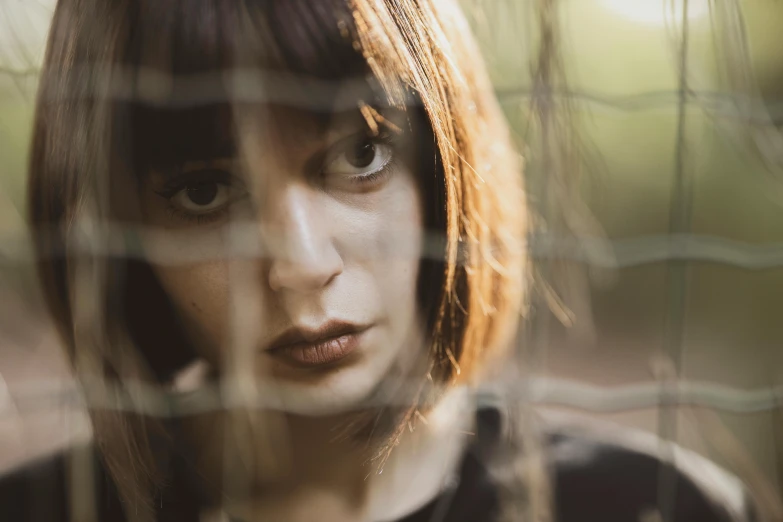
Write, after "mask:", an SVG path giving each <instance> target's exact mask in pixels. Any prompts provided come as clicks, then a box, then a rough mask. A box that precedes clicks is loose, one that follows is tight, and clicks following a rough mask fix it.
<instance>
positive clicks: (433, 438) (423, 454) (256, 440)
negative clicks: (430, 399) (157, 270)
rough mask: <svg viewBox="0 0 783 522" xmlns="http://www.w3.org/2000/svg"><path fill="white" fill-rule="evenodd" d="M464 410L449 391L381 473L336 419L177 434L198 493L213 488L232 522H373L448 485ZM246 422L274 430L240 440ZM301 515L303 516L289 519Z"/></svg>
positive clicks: (468, 422)
mask: <svg viewBox="0 0 783 522" xmlns="http://www.w3.org/2000/svg"><path fill="white" fill-rule="evenodd" d="M466 406H467V393H466V392H465V390H453V391H451V392H449V394H447V396H446V397H445V398H444V399H443V400H442V401H441V402H440V403H439V404H438V406H437V407H436V408H435V409H434V410H433V411H431V412H429V414H427V416H426V419H425V420H424V421H420V422H418V423H417V425H416V428H415V429H414V430H413V432H408V430H406V431H405V433H404V434H403V436H402V437H401V439H400V443H399V444H398V445H397V446H396V447H395V448H394V451H393V452H392V453H391V454H390V456H389V458H388V460H387V461H386V462H385V463H384V465H383V467H382V469H378V467H377V466H376V465H375V463H374V462H373V461H372V456H373V448H372V447H370V446H369V445H366V444H360V443H357V441H356V439H353V438H351V437H346V436H341V429H342V428H343V427H344V426H345V424H346V421H347V418H346V417H345V416H341V417H302V416H290V415H282V414H267V415H265V418H264V419H255V420H253V419H249V418H246V419H244V420H243V419H229V418H228V417H226V416H225V415H223V416H222V418H220V419H218V418H215V417H214V416H212V417H211V418H209V419H206V418H204V419H196V420H193V421H192V423H191V424H190V425H189V426H188V427H186V434H185V435H186V437H187V438H189V439H190V441H191V443H192V445H193V446H194V448H196V455H197V457H196V462H195V464H196V468H197V471H198V472H199V474H200V475H201V476H202V477H204V478H205V481H206V483H207V484H208V489H210V490H212V491H213V492H214V491H220V492H221V495H220V497H222V498H223V499H224V506H225V509H226V512H227V513H229V514H230V515H231V516H232V517H234V518H235V519H237V520H242V519H246V520H267V519H270V520H271V519H286V520H296V519H298V518H301V519H303V520H307V519H319V518H320V519H321V520H325V518H324V517H323V516H320V517H319V516H314V515H315V514H318V513H319V512H320V513H321V514H323V513H326V512H330V513H333V514H334V515H333V516H332V517H329V518H333V519H334V520H351V519H354V520H369V521H374V522H383V521H387V520H395V519H398V518H401V517H403V516H405V515H406V514H409V513H412V512H414V511H415V510H417V509H418V508H420V507H422V506H423V505H425V504H426V503H427V502H429V501H430V500H432V499H433V498H434V497H435V496H437V495H438V494H439V493H440V492H441V491H442V490H443V488H444V487H445V485H446V484H447V483H448V482H449V480H450V478H451V476H452V474H453V473H454V472H455V471H456V469H457V466H458V464H459V461H460V459H461V456H462V453H463V449H464V445H465V443H466V440H467V435H466V434H467V433H468V432H469V431H471V429H472V415H466V412H468V411H469V408H467V407H466ZM254 424H255V425H256V426H264V427H267V428H268V427H270V426H271V427H274V426H276V425H277V426H279V427H280V428H281V429H280V430H279V431H278V430H271V431H273V432H274V431H277V433H269V430H264V433H263V434H262V433H259V432H258V431H257V430H256V432H255V434H254V435H253V436H252V437H253V438H252V439H249V438H248V437H250V435H248V434H250V433H253V431H254V430H253V429H252V426H253V425H254ZM243 433H245V435H244V437H243V435H242V434H243ZM243 438H245V439H246V441H245V443H243V441H242V439H243ZM250 440H252V442H249V441H250ZM264 447H268V448H270V451H268V452H264V451H263V448H264ZM243 448H245V451H243ZM248 449H250V451H248ZM248 463H252V464H248ZM302 509H307V513H300V516H297V515H296V513H299V511H301V510H302ZM260 515H263V518H259V516H260Z"/></svg>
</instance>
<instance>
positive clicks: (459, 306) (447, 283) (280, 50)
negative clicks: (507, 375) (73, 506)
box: [29, 0, 527, 508]
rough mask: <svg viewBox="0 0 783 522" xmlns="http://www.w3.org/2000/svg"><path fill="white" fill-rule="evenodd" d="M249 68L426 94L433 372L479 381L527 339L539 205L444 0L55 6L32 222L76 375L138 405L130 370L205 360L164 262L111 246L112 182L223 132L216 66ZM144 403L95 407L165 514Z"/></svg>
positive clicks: (147, 499) (140, 374)
mask: <svg viewBox="0 0 783 522" xmlns="http://www.w3.org/2000/svg"><path fill="white" fill-rule="evenodd" d="M254 69H255V70H260V71H261V72H262V83H263V82H264V81H266V80H265V78H267V75H268V77H272V75H274V74H283V75H289V76H291V75H293V76H295V77H298V78H304V79H305V80H303V81H302V83H301V85H302V87H301V88H303V89H306V88H307V87H306V85H307V83H306V82H307V81H308V80H318V81H321V80H325V81H327V82H328V81H334V80H343V79H350V78H353V77H363V76H362V75H365V74H368V73H369V74H370V75H371V76H372V78H374V81H376V82H377V83H378V84H379V85H380V89H381V91H382V92H383V95H384V96H385V97H386V99H387V101H388V102H390V103H392V104H394V105H397V106H401V107H402V106H404V105H405V104H406V99H408V98H409V97H410V96H411V95H412V96H414V97H415V99H416V100H417V102H418V103H419V104H420V107H419V108H418V109H416V110H420V111H421V112H422V114H423V115H424V116H425V118H424V119H425V120H426V122H427V123H428V125H427V129H426V131H427V134H428V135H430V136H431V138H432V139H431V140H430V141H431V142H432V144H433V146H432V148H431V149H430V151H429V152H430V157H429V158H427V157H424V158H422V165H423V166H422V168H421V169H419V171H420V172H421V173H422V176H423V179H422V181H421V183H422V186H423V191H424V201H425V209H424V211H425V226H426V228H427V229H428V231H429V232H430V233H432V234H435V235H436V236H438V237H442V238H443V247H444V248H443V259H442V261H438V262H427V261H423V262H422V270H421V274H420V285H419V292H420V294H419V299H420V302H421V304H422V309H423V310H426V311H427V313H428V328H429V329H430V338H431V340H432V347H431V361H432V362H431V371H430V376H431V377H432V380H433V382H434V383H436V384H437V385H439V386H441V385H442V387H447V386H449V385H453V384H455V383H471V382H473V381H474V380H475V379H477V378H478V377H479V376H480V375H481V369H482V368H486V366H487V363H488V361H489V360H490V359H491V358H492V357H494V356H498V355H500V354H501V353H502V352H503V351H504V350H505V349H506V348H507V347H508V346H509V345H510V342H511V340H512V338H513V336H514V334H515V332H516V327H517V318H518V315H519V312H520V309H521V305H522V300H523V297H524V294H525V288H526V284H527V276H526V274H527V263H526V258H525V256H524V238H525V236H526V231H527V230H526V229H527V211H526V205H525V198H524V193H523V189H522V172H521V162H520V159H519V157H518V156H517V154H516V153H515V152H514V150H513V147H512V145H511V139H510V136H509V132H508V130H507V127H506V123H505V121H504V119H503V116H502V114H501V111H500V109H499V107H498V104H497V101H496V99H495V98H494V94H493V90H492V87H491V84H490V82H489V79H488V76H487V74H486V71H485V69H484V64H483V60H482V58H481V56H480V54H479V52H478V49H477V48H476V46H475V43H474V42H473V40H472V38H471V37H470V29H469V27H468V25H467V23H466V21H465V20H464V18H463V16H462V13H461V11H460V9H459V7H458V5H457V2H456V1H444V0H437V1H435V0H329V1H319V2H312V1H310V0H288V1H283V0H266V1H262V0H257V1H253V0H244V1H237V2H224V1H220V0H187V1H185V0H117V1H114V2H103V1H99V0H60V1H59V2H58V5H57V8H56V10H55V13H54V19H53V23H52V27H51V32H50V36H49V41H48V46H47V50H46V56H45V61H44V66H43V70H42V73H41V78H40V87H39V95H38V100H37V109H36V116H35V122H34V131H33V132H34V135H33V144H32V151H31V161H30V174H29V213H30V215H29V217H30V221H31V225H32V232H33V237H34V245H35V248H36V252H37V255H38V268H39V275H40V280H41V283H42V286H43V291H44V295H45V298H46V301H47V303H48V307H49V309H50V312H51V314H52V315H53V316H54V318H55V321H56V323H57V325H58V327H59V329H60V332H61V336H62V338H63V341H64V345H65V347H66V349H67V351H68V355H69V357H70V359H71V361H72V363H73V366H74V369H75V372H76V374H77V376H79V377H80V378H82V380H83V382H84V383H90V382H92V381H91V379H95V378H99V379H100V381H101V382H104V383H110V384H111V385H112V386H114V388H101V390H102V391H103V392H104V393H107V392H108V391H110V390H116V393H117V394H118V396H119V397H120V398H122V399H123V400H125V401H129V402H130V404H135V403H137V402H139V401H140V399H139V398H138V396H137V395H136V394H135V392H134V388H133V387H132V386H131V385H129V383H131V382H146V383H148V384H152V385H161V384H165V383H166V381H167V380H168V379H170V378H171V376H172V375H173V373H174V372H176V371H177V370H178V369H180V368H182V367H184V366H185V365H186V364H187V363H188V362H189V361H190V358H191V357H192V353H191V351H190V349H189V347H188V345H187V343H186V342H185V341H184V338H183V336H182V334H181V332H179V331H177V328H175V327H172V326H171V325H172V324H176V321H173V320H172V318H173V311H172V309H171V306H170V304H169V303H168V300H167V298H166V295H165V293H164V292H163V290H162V289H161V288H160V286H159V285H158V284H157V283H156V281H155V279H154V277H153V276H152V272H151V270H150V268H149V266H148V265H147V264H146V263H145V262H143V261H141V260H133V259H129V258H127V257H125V256H123V255H108V254H107V253H106V248H108V247H107V245H109V239H110V238H109V234H108V232H107V229H106V228H104V225H107V224H112V223H114V224H117V223H121V222H123V220H124V219H126V218H127V214H126V211H127V209H126V208H125V206H126V203H125V202H124V201H122V200H120V199H118V198H117V197H116V196H115V195H116V194H117V192H122V190H123V189H124V188H125V185H124V184H125V183H127V180H133V175H132V173H133V172H137V171H138V170H140V169H143V168H144V167H145V165H148V164H150V163H154V162H156V161H162V160H163V159H164V157H165V158H168V159H170V158H169V156H170V155H171V154H174V155H176V154H178V153H191V152H192V151H193V150H199V149H200V146H201V145H207V146H209V145H211V144H214V145H218V144H217V142H216V140H217V139H218V138H219V137H220V136H218V133H217V130H218V129H220V128H221V127H220V125H215V122H219V121H221V120H220V118H222V117H223V116H225V115H227V114H228V115H230V114H231V110H230V109H231V101H230V100H231V98H232V96H235V95H236V91H235V90H233V91H232V88H233V87H236V85H233V84H231V82H227V81H223V80H219V81H217V82H215V81H211V82H210V81H209V79H212V80H214V79H215V78H219V79H220V78H224V77H225V76H221V74H222V73H226V72H230V71H248V70H254ZM194 75H200V76H199V78H202V79H206V80H205V81H204V82H202V83H199V84H198V86H199V87H200V89H199V90H198V91H197V93H198V94H199V96H200V97H196V99H195V100H193V99H192V98H189V97H188V92H187V91H185V90H183V89H185V88H188V87H192V85H195V84H193V83H192V82H190V83H189V79H192V78H193V77H194ZM243 78H244V77H243ZM156 82H157V83H156ZM160 85H163V86H164V87H168V90H165V89H164V90H162V91H161V90H159V88H160ZM297 85H299V84H297ZM319 85H320V84H319ZM183 99H186V100H188V103H187V104H182V100H183ZM178 103H179V105H178ZM224 123H225V122H224ZM222 128H224V127H222ZM173 129H177V130H178V131H184V132H177V133H173V132H171V131H172V130H173ZM174 136H176V137H174ZM194 144H199V145H194ZM433 171H434V172H435V176H431V173H432V172H433ZM109 172H110V173H112V175H111V176H107V175H106V173H109ZM123 173H126V174H128V175H127V176H123V175H122V174H123ZM123 180H125V181H123ZM112 230H114V229H112ZM85 238H86V239H88V240H89V241H88V243H89V244H88V243H85ZM123 238H124V239H125V240H130V239H129V238H132V236H124V237H123ZM115 239H116V238H115ZM90 245H93V246H94V245H98V246H102V247H104V249H103V250H100V249H89V248H85V247H86V246H90ZM125 246H126V247H127V246H128V245H127V244H126V245H125ZM77 247H78V248H80V250H75V249H76V248H77ZM123 252H124V251H123ZM89 391H90V390H88V392H89ZM414 406H415V405H414ZM130 410H131V412H130V413H129V412H127V411H115V410H111V409H100V408H96V407H91V408H90V415H91V419H92V422H93V427H94V433H95V438H96V441H97V442H98V445H99V447H100V449H101V454H102V456H103V458H104V459H105V461H106V463H107V467H108V469H109V472H110V474H111V475H112V478H113V479H114V481H115V483H116V484H117V487H118V489H119V493H120V495H121V496H122V498H123V499H125V500H126V501H133V503H134V505H138V506H146V507H147V508H151V506H152V505H153V502H154V501H155V499H156V498H157V497H158V495H159V493H160V488H161V487H162V484H163V482H164V480H165V479H164V477H162V471H161V470H160V469H159V466H158V465H157V462H156V458H155V456H154V452H153V448H152V446H151V439H153V438H154V437H155V436H156V434H164V435H165V428H164V427H163V424H162V423H159V422H156V421H155V419H153V418H150V417H148V416H146V415H144V414H142V413H138V412H137V413H133V412H132V410H133V408H130ZM413 411H414V409H411V410H410V411H409V412H408V413H407V414H406V415H405V416H404V418H403V419H402V420H401V421H400V422H399V423H398V428H397V429H395V430H393V432H392V433H390V434H389V439H388V440H392V441H393V440H394V439H395V437H399V436H400V434H401V427H402V426H403V425H404V424H405V423H406V422H407V421H410V420H411V418H412V413H413ZM391 446H393V443H392V444H390V445H389V447H391Z"/></svg>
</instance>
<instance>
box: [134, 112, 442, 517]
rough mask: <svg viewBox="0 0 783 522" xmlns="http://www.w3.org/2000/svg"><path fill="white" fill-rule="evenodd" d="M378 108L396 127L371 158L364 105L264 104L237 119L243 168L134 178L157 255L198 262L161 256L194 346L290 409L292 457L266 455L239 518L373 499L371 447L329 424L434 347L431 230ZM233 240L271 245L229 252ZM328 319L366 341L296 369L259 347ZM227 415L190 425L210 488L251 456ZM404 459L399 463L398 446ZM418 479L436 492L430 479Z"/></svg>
mask: <svg viewBox="0 0 783 522" xmlns="http://www.w3.org/2000/svg"><path fill="white" fill-rule="evenodd" d="M385 116H386V118H387V119H386V120H385V122H386V123H382V124H381V126H380V130H381V135H382V136H385V135H388V136H386V137H385V138H384V139H382V140H376V141H375V142H374V145H373V146H372V148H371V150H370V151H369V152H368V151H367V148H366V146H365V147H364V148H363V149H362V148H361V147H360V149H361V150H364V152H365V153H366V154H367V155H365V156H362V158H363V161H359V162H357V161H354V160H355V159H356V158H357V155H356V153H355V152H351V151H355V150H357V149H356V146H355V141H356V140H353V141H351V137H352V136H357V135H362V136H366V135H367V133H368V124H367V121H366V120H365V118H364V117H363V116H362V115H361V113H360V112H359V111H350V112H347V113H341V114H334V115H331V117H329V118H324V117H323V116H319V115H316V114H312V113H308V112H305V111H301V110H294V109H290V108H280V107H267V108H266V110H264V111H262V112H260V113H257V114H256V113H252V114H250V116H244V115H241V114H238V118H237V119H238V124H239V129H240V132H239V135H240V136H241V141H240V144H239V150H240V154H239V156H240V157H242V161H241V162H240V161H236V160H231V159H227V158H217V159H214V160H209V161H198V162H187V163H185V164H184V165H182V166H181V168H180V169H179V170H178V171H173V172H170V171H165V170H158V171H153V172H150V173H149V175H148V176H147V177H146V179H145V180H144V182H143V183H142V186H141V187H140V189H141V190H140V194H141V197H140V208H141V210H142V213H141V215H142V223H143V225H145V227H146V229H147V230H150V231H151V232H150V233H147V234H145V235H144V236H143V238H142V241H143V243H144V247H145V249H146V251H147V252H148V253H150V255H151V256H150V257H151V258H152V259H160V256H161V255H162V253H173V254H175V255H176V254H180V255H183V254H184V255H193V254H195V255H197V256H202V259H201V260H197V261H194V262H189V263H186V264H181V263H180V264H173V263H165V262H162V261H159V262H154V263H153V270H154V272H155V274H156V276H157V278H158V280H159V281H160V284H161V285H162V287H163V288H164V290H165V291H166V292H167V293H168V295H169V296H170V298H171V300H172V302H173V304H174V306H175V309H176V310H177V312H178V315H179V317H180V320H181V322H182V325H183V327H184V329H185V331H186V332H187V334H188V336H189V338H190V340H191V342H192V343H193V346H194V347H195V348H196V349H197V351H198V352H199V354H200V355H201V356H202V357H203V359H204V360H205V361H206V362H207V364H208V365H209V367H211V368H212V369H213V370H214V372H216V373H218V374H221V375H222V376H224V377H228V378H227V379H226V380H227V382H253V383H254V384H253V385H254V386H257V390H256V391H257V392H258V396H261V397H263V398H264V400H266V401H267V402H268V403H269V404H270V405H271V406H272V407H273V408H275V409H279V410H283V411H285V412H286V413H285V414H284V416H285V420H286V422H285V423H284V426H285V428H284V430H283V431H285V433H284V434H283V435H281V436H283V437H285V441H286V443H287V444H286V446H287V449H288V450H289V451H288V452H285V454H286V456H285V458H284V459H283V460H285V465H284V466H282V467H279V466H278V467H277V468H276V467H275V466H274V465H271V466H270V465H267V464H268V462H267V463H260V466H259V468H263V469H264V470H265V473H264V476H263V477H262V478H259V477H253V478H252V479H251V482H253V483H254V484H256V485H257V488H256V489H257V490H258V491H263V492H265V493H264V494H254V500H253V502H252V505H249V504H247V503H244V502H238V503H235V504H233V505H231V506H228V507H227V510H228V511H229V512H230V513H232V514H233V515H234V516H236V517H239V518H253V517H264V518H263V519H267V518H268V517H273V518H280V517H283V518H284V519H286V520H297V519H302V520H312V519H315V518H318V519H321V520H326V519H334V520H350V519H352V518H356V519H361V518H362V517H363V516H364V515H363V514H365V513H366V512H367V510H368V509H373V508H372V507H371V506H368V502H367V498H368V497H370V496H372V495H371V494H370V493H369V492H368V491H369V490H368V487H369V485H370V484H369V482H368V481H367V480H366V477H367V475H368V473H370V472H371V470H370V469H368V456H369V454H368V453H367V451H366V449H357V447H356V445H355V444H354V443H351V442H350V441H346V440H342V441H341V440H337V441H335V436H334V428H335V425H336V424H337V423H338V422H339V421H340V420H344V419H345V417H344V415H345V414H346V413H347V412H351V411H355V410H357V409H361V408H362V401H363V400H365V399H367V398H368V397H376V398H377V395H373V392H377V390H378V389H379V386H380V385H382V384H383V385H384V386H387V385H389V386H392V387H394V386H399V385H400V384H399V382H398V381H399V380H401V379H402V378H405V377H406V376H407V375H409V374H410V371H411V369H412V367H413V365H414V364H415V362H416V361H417V360H421V358H422V357H423V356H424V355H426V350H425V349H424V346H426V344H425V342H424V341H425V337H424V335H423V332H422V325H421V316H422V314H421V313H420V310H419V306H418V304H417V295H416V294H417V292H416V290H417V277H418V271H419V262H420V257H421V251H422V246H421V245H422V239H423V233H424V226H423V217H422V208H421V205H422V197H421V194H420V189H419V185H418V182H417V177H418V176H420V175H421V173H419V172H416V168H415V166H414V164H415V162H414V161H413V159H412V158H414V157H415V156H416V154H415V152H416V151H415V143H416V139H415V136H414V135H413V134H412V131H411V130H410V129H411V128H413V127H414V126H412V125H409V124H408V122H407V120H406V117H405V116H404V115H402V114H386V115H385ZM346 140H348V142H346ZM365 141H366V140H365ZM346 143H348V146H346ZM351 144H353V145H351ZM367 163H369V165H367V166H364V167H361V168H358V167H356V164H359V165H365V164H367ZM381 167H382V168H381ZM210 170H212V171H215V170H219V171H220V172H222V173H223V174H220V176H222V178H220V179H221V180H222V182H225V181H226V179H227V178H230V181H229V182H228V183H226V184H225V185H223V186H222V187H219V188H217V189H216V188H215V183H213V182H212V181H211V180H212V178H211V177H206V178H205V175H204V173H205V172H207V171H210ZM225 173H230V175H227V174H225ZM370 174H372V176H371V177H365V178H362V179H363V180H362V181H359V176H370ZM209 176H213V174H210V175H209ZM182 179H191V180H199V181H198V183H200V184H201V185H198V183H196V186H197V187H196V188H198V187H199V186H200V188H198V190H200V191H201V192H200V193H199V192H198V190H196V188H194V187H193V186H191V187H190V188H187V187H186V188H184V189H179V190H176V187H177V185H176V184H174V187H175V189H172V184H173V181H172V180H178V181H177V183H179V182H180V181H181V180H182ZM189 183H191V185H193V183H192V182H189ZM210 184H211V185H210ZM193 190H196V193H194V192H193ZM212 192H215V197H214V198H213V201H212V202H209V200H210V196H211V194H212ZM194 199H195V200H196V201H195V202H194V201H193V200H194ZM203 202H207V204H206V205H204V204H196V203H203ZM215 209H217V210H215ZM237 225H238V226H239V230H240V231H241V232H242V231H243V232H244V233H245V235H243V236H242V239H241V240H240V241H239V242H238V243H237V242H232V238H236V235H232V234H234V233H235V231H236V230H237V229H238V227H237ZM248 231H249V234H248ZM237 244H239V245H241V246H242V248H243V249H248V248H252V249H257V251H260V252H263V255H262V256H261V257H260V258H252V259H249V258H248V256H244V257H243V256H232V255H230V252H231V247H232V245H237ZM330 320H340V321H346V322H349V323H353V324H356V325H360V326H362V327H366V328H367V330H366V331H365V332H364V333H363V334H362V337H361V341H360V345H359V347H358V349H357V350H356V351H355V352H354V353H353V354H351V355H350V356H348V357H346V358H345V359H343V360H340V361H338V362H337V363H336V364H332V365H329V366H328V367H326V368H318V369H312V368H305V369H303V368H297V367H294V366H291V365H289V364H287V363H285V362H281V361H280V360H278V359H275V358H274V357H272V356H271V355H270V354H269V353H267V352H266V351H265V348H266V347H268V346H269V344H270V342H271V341H272V340H273V339H274V338H276V337H277V336H279V335H280V334H281V333H283V332H285V331H286V330H288V329H290V328H292V327H294V328H305V329H314V328H318V327H319V326H321V325H323V324H325V323H326V322H328V321H330ZM236 332H240V333H241V335H232V333H236ZM248 376H252V379H249V380H248V379H245V380H244V381H243V380H242V378H243V377H248ZM227 420H228V419H227V416H225V415H221V416H210V417H202V418H197V419H193V420H192V422H191V424H190V425H189V426H188V428H187V429H186V431H188V433H187V434H186V436H188V437H189V438H190V443H191V445H192V446H194V447H196V448H198V453H199V454H200V458H199V462H198V463H197V466H198V467H199V468H200V471H201V473H202V475H203V476H205V477H207V478H208V480H210V481H213V482H215V483H217V482H219V481H220V480H221V478H222V477H223V476H224V475H223V472H224V470H225V469H226V466H229V469H230V468H231V466H234V465H236V466H244V467H246V462H247V460H246V459H245V458H243V456H242V455H241V454H240V453H239V450H235V451H234V450H229V452H228V453H226V452H225V449H226V447H227V445H226V439H225V437H226V433H227V432H226V431H225V429H223V428H221V427H225V426H228V425H229V424H228V423H227ZM234 421H236V419H234ZM247 425H249V424H246V425H245V426H247ZM269 425H271V423H270V422H267V421H266V420H265V424H264V426H269ZM232 426H235V427H236V424H234V425H232ZM268 435H269V434H267V436H268ZM411 440H412V441H413V438H411ZM259 445H260V443H259V441H258V440H254V441H253V442H252V443H251V447H258V446H259ZM234 446H236V444H228V447H230V448H233V447H234ZM397 455H398V456H396V457H395V458H401V459H403V460H404V458H405V452H404V451H398V452H397ZM418 458H420V457H417V459H418ZM232 462H233V464H232ZM419 463H420V462H417V463H416V464H417V466H418V464H419ZM257 464H259V463H257ZM265 466H266V467H265ZM398 467H400V466H398ZM237 469H238V468H237ZM400 469H404V466H403V467H401V468H400ZM382 480H386V479H385V478H384V479H382ZM389 480H390V479H389ZM424 480H425V482H426V483H427V487H429V488H433V487H434V488H435V489H437V487H438V485H437V484H438V483H437V482H436V481H433V479H429V478H427V477H425V478H424ZM437 480H439V479H437ZM223 486H224V487H228V486H227V485H226V484H223ZM380 487H381V488H382V490H387V491H388V488H387V487H386V486H383V485H381V486H380ZM418 489H419V490H422V489H421V488H418ZM422 491H426V489H424V490H422ZM270 492H271V494H270ZM384 500H386V501H388V500H389V499H388V498H386V499H384ZM412 501H413V502H418V500H416V499H415V498H414V499H412ZM404 502H405V501H404V499H401V500H400V502H397V503H396V504H397V505H403V506H404ZM303 509H304V511H302V510H303ZM284 514H285V516H283V515H284ZM314 517H315V518H314Z"/></svg>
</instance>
